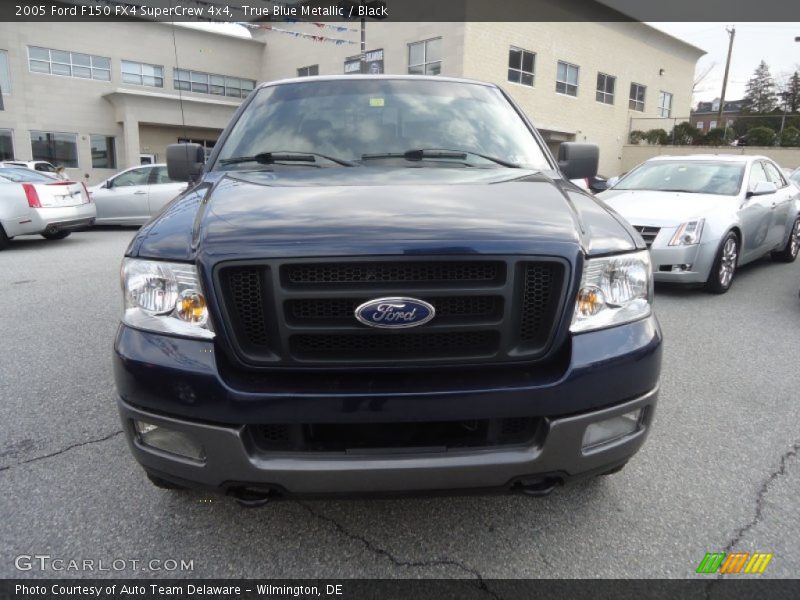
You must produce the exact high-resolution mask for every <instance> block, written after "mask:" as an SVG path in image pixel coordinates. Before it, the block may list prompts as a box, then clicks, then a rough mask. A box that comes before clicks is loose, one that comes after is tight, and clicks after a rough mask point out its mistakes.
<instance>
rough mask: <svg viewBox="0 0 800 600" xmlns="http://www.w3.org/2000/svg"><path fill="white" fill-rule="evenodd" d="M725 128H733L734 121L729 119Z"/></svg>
mask: <svg viewBox="0 0 800 600" xmlns="http://www.w3.org/2000/svg"><path fill="white" fill-rule="evenodd" d="M725 126H726V127H733V119H728V120H727V121H726V122H725Z"/></svg>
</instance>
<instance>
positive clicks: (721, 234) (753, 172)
mask: <svg viewBox="0 0 800 600" xmlns="http://www.w3.org/2000/svg"><path fill="white" fill-rule="evenodd" d="M600 198H601V199H602V200H603V201H604V202H606V203H607V204H608V205H609V206H610V207H611V208H613V209H614V210H616V211H617V212H619V213H620V214H621V215H622V216H623V217H625V219H627V220H628V221H629V222H630V223H631V224H632V225H633V226H634V227H635V228H636V229H637V230H638V231H639V232H640V233H641V234H642V237H643V238H644V240H645V242H646V243H647V247H648V248H650V255H651V256H652V262H653V271H654V276H655V280H656V281H670V282H675V283H692V284H697V283H702V284H705V287H706V288H707V289H708V290H709V291H711V292H715V293H724V292H726V291H728V289H729V288H730V287H731V284H732V283H733V279H734V276H735V274H736V269H737V268H738V267H739V266H741V265H743V264H746V263H748V262H751V261H754V260H756V259H758V258H760V257H762V256H764V255H765V254H770V253H771V254H772V256H773V258H775V259H776V260H781V261H786V262H792V261H794V260H795V258H796V257H797V252H798V247H800V191H798V189H797V188H796V187H795V186H793V185H791V184H789V182H788V181H787V180H786V178H785V177H784V176H783V174H782V173H781V170H780V168H779V167H778V166H777V165H776V164H775V163H774V162H773V161H772V160H770V159H769V158H766V157H764V156H738V155H737V156H734V155H730V156H729V155H719V154H715V155H707V154H699V155H696V156H681V157H677V156H672V157H670V156H659V157H657V158H652V159H650V160H648V161H647V162H645V163H642V164H641V165H639V166H638V167H636V168H635V169H633V170H632V171H631V172H630V173H628V174H627V175H626V176H625V177H623V178H622V179H620V180H619V181H618V182H617V184H616V185H615V186H614V188H613V189H611V190H609V191H607V192H604V193H603V194H601V195H600Z"/></svg>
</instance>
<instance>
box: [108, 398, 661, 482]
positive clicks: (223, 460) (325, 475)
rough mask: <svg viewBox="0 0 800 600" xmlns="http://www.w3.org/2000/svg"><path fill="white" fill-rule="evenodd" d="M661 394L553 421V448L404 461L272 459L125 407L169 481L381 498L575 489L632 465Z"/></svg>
mask: <svg viewBox="0 0 800 600" xmlns="http://www.w3.org/2000/svg"><path fill="white" fill-rule="evenodd" d="M656 398H657V390H653V391H651V392H649V393H647V394H645V395H643V396H641V397H639V398H636V399H634V400H631V401H628V402H624V403H622V404H619V405H617V406H614V407H612V408H608V409H604V410H598V411H592V412H589V413H584V414H580V415H575V416H572V417H564V418H557V419H548V423H547V434H546V440H545V441H544V442H543V443H541V444H539V445H536V446H525V447H515V448H503V449H497V450H474V451H461V452H440V453H425V452H419V453H403V454H399V455H376V456H369V455H356V456H348V455H344V454H343V455H324V454H323V455H320V456H314V454H311V453H303V454H300V453H298V454H289V453H275V454H269V453H264V452H258V451H254V449H253V447H252V445H251V444H249V443H248V440H247V436H246V435H244V428H243V427H223V426H219V425H209V424H205V423H197V422H192V421H185V420H181V419H175V418H171V417H164V416H160V415H156V414H153V413H149V412H146V411H142V410H139V409H136V408H134V407H132V406H130V405H128V404H126V403H125V402H123V401H121V400H120V401H119V410H120V414H121V416H122V421H123V424H124V427H125V431H126V434H127V437H128V441H129V443H130V447H131V451H132V452H133V455H134V456H135V457H136V459H137V460H138V461H139V463H141V465H142V466H143V467H144V468H145V469H146V470H148V471H149V472H151V473H152V474H154V475H156V476H158V477H160V478H162V479H167V480H169V481H173V482H176V483H180V484H184V485H187V486H196V487H201V488H206V489H211V490H216V491H223V492H224V491H228V490H238V489H247V490H261V491H264V492H268V491H271V492H276V493H278V494H280V495H316V494H371V493H393V492H404V491H421V492H435V491H443V490H469V489H503V488H507V489H509V490H513V489H514V488H515V486H520V487H524V486H526V485H528V484H531V483H539V482H545V481H547V480H558V481H561V482H563V481H565V480H567V479H571V478H574V477H580V476H582V475H591V474H599V473H602V472H604V471H607V470H609V469H611V468H613V467H615V466H617V465H622V464H624V463H626V462H627V461H628V459H629V458H630V457H631V456H633V455H634V454H635V453H636V452H637V451H638V450H639V448H640V446H641V445H642V444H643V443H644V440H645V437H646V436H647V434H648V432H649V429H650V424H651V422H652V418H653V414H654V409H655V404H656ZM637 409H642V411H643V412H642V417H641V419H640V420H639V424H638V426H637V428H636V430H635V431H634V432H632V433H630V434H628V435H626V436H624V437H621V438H618V439H616V440H613V441H611V442H608V443H606V444H602V445H599V446H596V447H594V448H592V449H590V450H582V448H581V446H582V440H583V436H584V433H585V432H586V428H587V427H588V426H589V425H590V424H592V423H597V422H600V421H603V420H607V419H610V418H612V417H615V416H618V415H622V414H625V413H630V412H632V411H635V410H637ZM134 420H138V421H142V422H145V423H149V424H153V425H157V426H159V427H164V428H167V429H170V430H174V431H180V432H183V433H185V434H187V435H189V436H191V438H192V439H193V440H195V441H196V442H197V443H199V444H200V445H201V446H202V448H203V450H204V451H205V455H206V458H205V461H204V462H199V461H194V460H190V459H185V458H181V457H178V456H176V455H172V454H168V453H165V452H161V451H159V450H157V449H154V448H151V447H148V446H146V445H144V444H143V443H142V442H141V441H140V439H139V437H138V436H137V435H136V432H135V430H134V426H133V422H134Z"/></svg>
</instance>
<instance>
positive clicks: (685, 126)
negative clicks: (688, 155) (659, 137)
mask: <svg viewBox="0 0 800 600" xmlns="http://www.w3.org/2000/svg"><path fill="white" fill-rule="evenodd" d="M701 136H702V134H701V133H700V130H699V129H697V127H695V126H694V125H692V124H691V123H689V122H687V121H684V122H683V123H678V124H677V125H675V127H673V129H672V136H671V137H672V143H673V144H675V145H676V146H689V145H691V144H692V143H693V142H694V141H695V140H697V139H699V138H700V137H701Z"/></svg>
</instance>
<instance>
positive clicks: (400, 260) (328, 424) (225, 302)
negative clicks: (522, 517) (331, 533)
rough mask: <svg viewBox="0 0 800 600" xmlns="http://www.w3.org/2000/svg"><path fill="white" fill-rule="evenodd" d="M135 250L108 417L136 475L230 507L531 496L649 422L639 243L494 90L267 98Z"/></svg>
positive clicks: (597, 459)
mask: <svg viewBox="0 0 800 600" xmlns="http://www.w3.org/2000/svg"><path fill="white" fill-rule="evenodd" d="M167 155H168V157H167V158H168V160H167V164H168V167H169V171H170V177H172V178H173V179H183V180H191V181H193V182H194V183H193V185H192V186H190V189H188V190H187V191H186V192H184V193H183V194H182V195H181V196H180V197H178V198H176V199H175V200H174V201H172V202H171V203H170V204H168V205H167V206H166V207H165V209H164V210H163V211H162V212H161V213H160V214H159V215H157V216H156V217H154V218H153V219H152V220H151V221H150V222H149V223H148V224H146V225H145V226H144V227H143V228H142V229H141V230H140V231H139V233H138V234H137V235H136V236H135V238H134V239H133V241H132V242H131V244H130V247H129V248H128V250H127V253H126V258H125V259H124V262H123V265H122V287H123V292H124V315H123V318H122V324H121V325H120V327H119V330H118V332H117V336H116V340H115V344H114V365H115V376H116V383H117V391H118V394H119V410H120V413H121V416H122V421H123V423H124V428H125V432H126V435H127V437H128V441H129V442H130V447H131V450H132V452H133V454H134V456H135V457H136V459H137V460H138V461H139V462H140V463H141V465H142V466H143V467H144V469H145V471H146V473H147V475H148V476H149V478H150V479H151V481H153V482H154V483H155V484H156V485H160V486H162V487H179V486H185V487H200V488H206V489H211V490H217V491H220V492H224V493H228V494H231V495H234V496H236V497H238V498H239V499H240V500H243V501H245V502H250V501H252V502H260V501H264V500H265V499H267V498H269V497H270V496H272V495H295V494H296V495H307V494H337V493H343V494H357V495H361V494H369V493H397V492H403V491H414V492H434V491H438V490H462V491H469V490H473V491H474V490H484V489H487V490H488V489H499V490H504V489H506V490H520V491H524V492H527V493H529V494H543V493H546V492H548V491H550V490H551V489H552V488H553V487H554V486H555V485H556V484H558V483H561V482H564V481H565V480H567V479H570V478H572V477H576V476H585V475H596V474H605V473H610V472H614V471H616V470H618V469H619V468H621V467H622V466H623V465H624V464H625V463H626V461H628V459H630V458H631V456H633V454H634V453H636V451H637V450H638V449H639V447H640V446H641V445H642V443H643V442H644V439H645V437H646V435H647V433H648V430H649V427H650V424H651V421H652V419H653V415H654V409H655V405H656V397H657V393H658V384H659V372H660V362H661V340H662V337H661V331H660V328H659V325H658V322H657V321H656V318H655V316H654V314H653V311H652V299H653V288H652V276H651V267H650V261H649V258H648V253H647V250H646V248H645V245H644V242H643V241H642V239H641V238H640V236H639V235H638V234H637V233H636V232H635V231H634V230H633V229H632V228H631V227H630V226H629V225H627V224H626V223H625V221H624V220H623V219H622V218H621V217H619V216H618V215H617V214H615V213H614V212H613V211H611V210H609V209H608V208H606V207H605V206H604V205H603V204H602V203H601V202H599V201H597V200H595V199H593V198H592V197H591V196H589V195H587V194H586V193H584V192H582V191H581V190H579V189H578V188H577V187H576V186H574V185H573V184H571V183H570V182H569V181H568V180H569V179H572V178H580V177H589V176H593V175H594V174H595V172H596V170H597V161H598V151H597V147H596V146H593V145H590V144H578V143H572V144H569V143H568V144H563V145H562V146H561V148H560V150H559V160H558V161H556V160H555V159H554V158H553V156H552V155H551V154H550V153H549V151H548V149H547V147H546V145H545V144H544V142H543V141H542V139H541V137H540V136H539V134H538V133H537V132H536V130H535V129H534V127H533V125H532V124H531V123H530V122H529V121H528V119H527V118H526V117H525V116H524V115H523V113H522V112H521V110H520V109H519V108H518V107H517V106H516V105H515V104H514V103H513V101H512V100H511V99H510V98H509V97H508V96H507V95H506V94H505V93H504V92H503V91H502V90H500V89H499V88H498V87H496V86H494V85H490V84H484V83H480V82H473V81H464V80H456V79H447V78H440V77H413V76H344V77H316V78H305V79H296V80H285V81H278V82H273V83H267V84H264V85H262V86H260V87H259V88H258V89H257V90H255V91H254V92H253V93H252V94H251V95H250V97H249V98H248V99H247V100H246V101H245V102H244V103H243V105H242V106H241V107H240V108H239V110H238V111H237V113H236V114H235V115H234V117H233V119H232V121H231V123H230V125H229V126H228V127H227V128H226V129H225V131H224V132H223V134H222V136H221V138H220V140H219V141H218V142H217V144H216V146H215V149H214V152H213V153H212V154H211V156H210V157H209V159H208V161H207V162H206V163H205V164H204V163H203V151H202V148H200V147H199V146H197V145H193V144H177V145H173V146H170V147H169V148H168V150H167Z"/></svg>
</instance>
